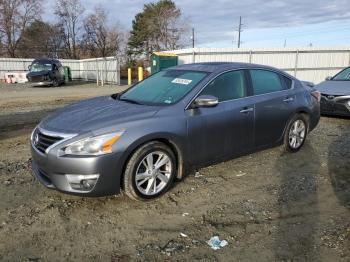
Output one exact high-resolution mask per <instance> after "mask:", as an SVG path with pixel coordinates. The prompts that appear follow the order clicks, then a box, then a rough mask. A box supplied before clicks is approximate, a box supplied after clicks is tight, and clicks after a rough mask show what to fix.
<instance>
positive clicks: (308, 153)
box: [275, 142, 320, 261]
mask: <svg viewBox="0 0 350 262" xmlns="http://www.w3.org/2000/svg"><path fill="white" fill-rule="evenodd" d="M319 169H320V159H319V156H318V154H317V152H315V150H314V148H313V147H312V145H310V144H309V143H308V142H306V143H305V145H304V147H303V148H302V149H301V150H300V151H299V152H298V153H294V154H291V153H282V154H281V156H280V157H279V159H278V160H277V162H276V164H275V170H276V175H278V176H279V177H280V185H279V188H278V189H277V194H278V198H277V205H278V207H277V209H278V212H279V214H278V217H277V236H276V238H275V256H276V260H277V261H317V260H318V251H317V249H316V246H317V245H315V243H316V241H317V240H316V237H315V234H316V227H317V224H318V220H319V210H318V198H317V190H318V188H317V175H318V173H319Z"/></svg>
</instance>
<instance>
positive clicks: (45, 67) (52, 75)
mask: <svg viewBox="0 0 350 262" xmlns="http://www.w3.org/2000/svg"><path fill="white" fill-rule="evenodd" d="M28 69H29V73H28V74H27V79H28V81H29V82H30V83H33V84H34V86H59V85H62V84H64V83H65V81H64V69H63V66H62V64H61V62H60V61H58V60H55V59H47V58H42V59H35V60H34V61H33V62H32V64H31V65H30V66H29V67H28Z"/></svg>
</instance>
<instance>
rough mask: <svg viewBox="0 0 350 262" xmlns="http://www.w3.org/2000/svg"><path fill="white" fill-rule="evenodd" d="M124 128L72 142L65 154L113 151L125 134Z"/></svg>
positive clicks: (95, 153) (102, 153)
mask: <svg viewBox="0 0 350 262" xmlns="http://www.w3.org/2000/svg"><path fill="white" fill-rule="evenodd" d="M123 133H124V130H121V131H118V132H115V133H111V134H105V135H100V136H95V137H88V138H85V139H82V140H79V141H77V142H74V143H72V144H69V145H68V146H66V147H65V148H63V150H64V154H65V155H84V156H86V155H94V156H97V155H104V154H108V153H111V152H112V145H113V144H114V143H115V142H117V141H118V140H119V138H120V137H121V136H122V135H123Z"/></svg>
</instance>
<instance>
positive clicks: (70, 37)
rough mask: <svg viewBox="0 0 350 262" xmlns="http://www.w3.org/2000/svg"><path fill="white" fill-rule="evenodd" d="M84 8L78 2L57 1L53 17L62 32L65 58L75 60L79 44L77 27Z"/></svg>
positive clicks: (75, 0) (73, 0) (72, 0)
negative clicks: (56, 18)
mask: <svg viewBox="0 0 350 262" xmlns="http://www.w3.org/2000/svg"><path fill="white" fill-rule="evenodd" d="M84 11H85V8H84V7H83V5H82V4H81V2H80V1H79V0H57V1H56V7H55V15H57V17H58V19H59V23H60V26H61V27H62V29H63V31H64V39H63V41H64V45H65V48H66V52H67V56H68V57H69V58H74V59H77V58H79V55H78V43H79V27H80V25H81V24H80V23H81V17H82V15H83V13H84Z"/></svg>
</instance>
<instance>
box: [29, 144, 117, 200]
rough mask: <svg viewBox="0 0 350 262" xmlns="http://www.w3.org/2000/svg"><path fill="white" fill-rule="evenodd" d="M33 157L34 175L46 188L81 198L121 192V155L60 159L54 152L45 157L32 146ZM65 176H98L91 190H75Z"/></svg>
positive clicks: (44, 154) (45, 154)
mask: <svg viewBox="0 0 350 262" xmlns="http://www.w3.org/2000/svg"><path fill="white" fill-rule="evenodd" d="M31 154H32V173H33V175H34V176H35V177H36V178H37V179H38V180H39V181H40V182H41V183H42V184H43V185H44V186H46V187H47V188H50V189H56V190H58V191H61V192H65V193H69V194H74V195H80V196H106V195H112V194H118V193H119V192H120V181H121V175H122V166H123V165H122V163H121V162H122V161H121V157H120V155H119V154H113V153H112V154H108V155H103V156H95V157H67V156H59V154H58V153H57V150H55V148H53V149H51V150H50V151H49V152H48V153H42V152H40V151H38V150H37V149H36V148H35V147H34V146H33V145H31ZM66 175H70V176H73V175H76V176H79V175H80V176H87V175H98V179H97V182H96V184H95V185H94V186H93V188H92V189H91V190H89V191H86V190H76V189H74V188H73V187H72V186H71V184H70V183H69V181H68V179H67V176H66ZM68 177H69V176H68Z"/></svg>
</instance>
